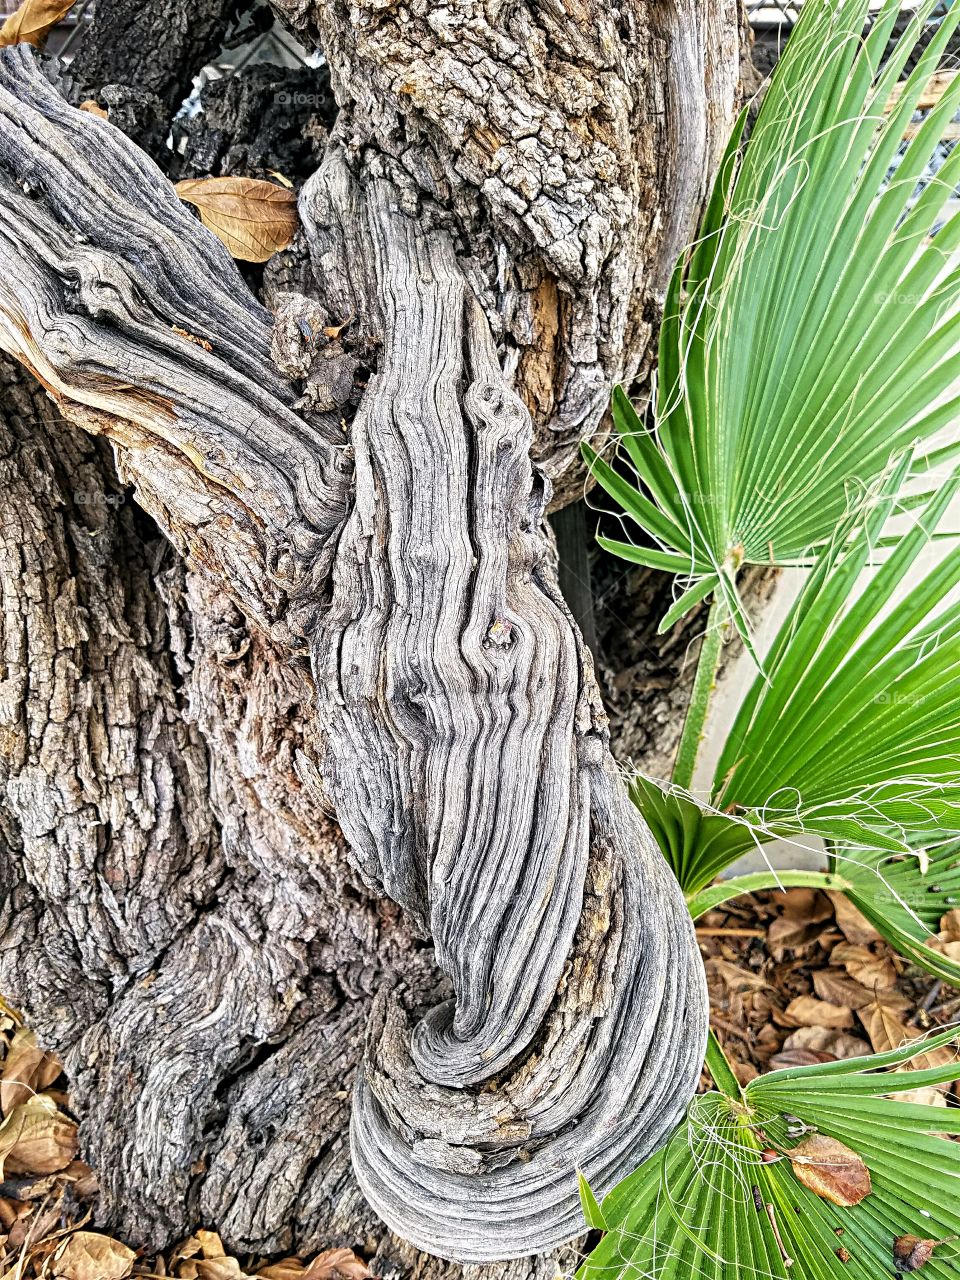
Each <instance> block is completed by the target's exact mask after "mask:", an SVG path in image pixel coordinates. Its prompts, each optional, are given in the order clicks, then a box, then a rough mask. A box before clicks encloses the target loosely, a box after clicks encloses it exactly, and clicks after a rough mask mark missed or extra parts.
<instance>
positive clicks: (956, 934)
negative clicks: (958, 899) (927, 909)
mask: <svg viewBox="0 0 960 1280" xmlns="http://www.w3.org/2000/svg"><path fill="white" fill-rule="evenodd" d="M939 936H940V941H941V942H960V908H958V907H952V908H951V909H950V910H949V911H948V912H947V913H946V914H945V915H943V916H941V917H940V935H939Z"/></svg>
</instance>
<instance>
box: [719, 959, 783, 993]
mask: <svg viewBox="0 0 960 1280" xmlns="http://www.w3.org/2000/svg"><path fill="white" fill-rule="evenodd" d="M706 970H707V974H708V975H710V976H714V977H717V978H720V979H722V981H723V983H724V985H725V986H726V987H728V988H729V989H730V990H731V991H763V990H765V989H766V988H767V987H768V986H769V985H770V984H769V983H768V982H767V980H766V978H761V976H760V974H759V973H753V972H752V970H750V969H744V968H743V967H742V966H741V965H739V964H731V962H730V961H729V960H721V959H719V958H718V957H713V958H711V959H710V960H708V961H707V963H706Z"/></svg>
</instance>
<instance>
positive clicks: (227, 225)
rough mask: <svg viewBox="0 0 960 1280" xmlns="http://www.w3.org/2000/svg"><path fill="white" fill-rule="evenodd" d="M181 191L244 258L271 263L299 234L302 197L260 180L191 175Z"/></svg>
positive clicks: (181, 184)
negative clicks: (298, 210)
mask: <svg viewBox="0 0 960 1280" xmlns="http://www.w3.org/2000/svg"><path fill="white" fill-rule="evenodd" d="M175 190H176V193H177V195H178V196H179V197H180V199H181V200H185V201H186V202H187V204H192V205H194V206H195V208H196V209H197V210H198V211H199V213H200V220H201V222H202V223H203V225H204V226H205V227H206V228H207V229H208V230H210V231H212V232H213V234H214V235H215V236H216V237H217V238H218V239H219V240H222V241H223V243H224V244H225V245H226V246H227V248H228V249H229V250H230V252H231V253H232V254H233V256H234V257H235V258H241V259H243V261H244V262H266V261H267V259H268V258H272V257H273V255H274V254H275V253H278V252H279V251H280V250H281V249H285V248H286V247H287V245H288V244H289V243H290V241H291V240H292V239H293V237H294V235H295V234H296V230H297V227H298V225H299V222H298V219H297V197H296V196H295V195H294V193H293V192H292V191H287V190H286V189H285V188H283V187H278V186H275V185H274V183H272V182H264V181H262V180H261V179H260V178H187V179H185V180H184V181H183V182H178V183H177V184H176V187H175Z"/></svg>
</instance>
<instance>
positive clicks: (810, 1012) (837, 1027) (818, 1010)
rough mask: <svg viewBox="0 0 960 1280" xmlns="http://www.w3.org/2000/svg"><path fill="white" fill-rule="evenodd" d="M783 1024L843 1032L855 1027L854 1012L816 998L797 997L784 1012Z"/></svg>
mask: <svg viewBox="0 0 960 1280" xmlns="http://www.w3.org/2000/svg"><path fill="white" fill-rule="evenodd" d="M783 1024H784V1025H785V1026H792V1027H797V1026H800V1027H827V1028H829V1029H830V1030H833V1031H843V1030H846V1029H847V1028H849V1027H852V1026H853V1010H852V1009H850V1008H848V1007H847V1006H846V1005H841V1004H831V1003H830V1002H829V1001H828V1000H817V999H816V998H815V997H814V996H797V997H796V998H795V999H793V1000H791V1001H790V1003H789V1004H788V1005H787V1007H786V1009H785V1010H784V1014H783Z"/></svg>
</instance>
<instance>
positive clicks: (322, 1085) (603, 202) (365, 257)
mask: <svg viewBox="0 0 960 1280" xmlns="http://www.w3.org/2000/svg"><path fill="white" fill-rule="evenodd" d="M100 5H101V6H102V8H103V9H108V8H109V6H107V5H106V3H105V0H100ZM275 7H276V8H277V10H278V12H280V13H281V14H282V15H283V17H284V19H285V20H286V21H287V22H288V23H290V24H291V25H293V26H294V27H295V28H296V30H297V31H298V32H299V33H300V34H301V36H302V37H303V38H304V39H305V40H307V41H311V40H316V41H317V42H319V44H320V45H321V46H322V48H323V49H324V50H325V52H326V55H327V58H328V61H329V67H330V75H331V80H332V84H333V88H334V90H335V92H336V95H337V100H338V103H339V107H340V111H339V115H338V117H337V120H336V123H335V125H334V127H333V130H332V133H331V135H330V137H329V140H328V142H327V146H326V153H325V157H324V160H323V163H322V165H321V166H320V168H319V169H318V171H317V172H316V173H315V174H314V175H313V176H312V177H311V178H310V179H309V181H308V182H307V183H306V184H305V186H304V187H303V190H302V192H301V194H300V211H301V216H302V221H303V227H304V239H303V246H302V248H303V250H304V252H303V253H302V254H301V255H300V258H299V259H293V260H291V264H290V265H291V269H290V271H288V272H287V273H286V279H287V281H288V282H289V280H290V279H292V278H293V277H294V276H295V278H296V288H295V290H293V291H291V290H290V289H289V288H288V289H287V290H286V291H283V290H281V289H279V288H278V285H279V282H280V281H281V280H283V279H284V278H285V277H284V271H283V266H282V264H280V265H279V268H277V267H274V268H273V269H272V270H273V274H272V277H271V298H272V301H273V302H274V304H275V306H276V309H277V321H276V323H275V324H273V323H272V318H271V316H270V314H269V313H268V312H267V311H265V310H264V309H263V308H262V307H261V305H260V304H259V303H258V302H257V301H256V300H255V298H254V297H253V295H252V294H251V293H250V291H249V290H248V288H247V286H246V285H245V284H244V283H243V281H242V280H241V278H240V276H239V275H238V273H237V271H236V270H235V268H234V266H233V264H232V262H231V261H230V259H229V257H228V255H227V254H226V252H225V250H224V249H223V248H222V246H220V244H219V243H218V242H217V241H216V240H214V239H213V237H212V236H211V235H210V234H209V233H208V232H206V231H205V230H204V229H203V228H202V227H201V226H200V225H199V223H198V222H197V221H196V220H195V218H194V217H193V215H192V213H191V212H189V211H188V210H187V209H186V207H185V206H183V205H182V204H181V203H180V202H179V201H178V199H177V198H176V196H175V194H174V193H173V191H172V189H171V187H170V185H169V183H168V182H167V181H166V179H165V177H164V175H163V174H162V173H161V172H160V171H159V170H158V169H157V168H156V166H155V165H154V163H153V162H152V161H151V160H149V159H148V158H147V157H146V156H145V155H144V153H143V152H141V151H140V150H139V149H138V148H137V147H136V146H135V144H134V143H133V142H132V141H131V140H130V139H128V138H127V137H125V136H124V135H123V134H122V133H120V132H119V131H118V130H117V129H115V128H114V127H113V126H112V125H110V124H108V123H105V122H104V121H102V120H100V119H98V118H97V117H95V116H94V115H91V114H89V113H85V112H78V111H75V110H74V109H73V108H71V107H70V106H68V105H67V104H66V102H65V101H64V100H63V99H62V98H61V96H60V94H59V92H58V90H57V89H56V88H55V87H54V86H52V85H51V84H50V83H49V82H48V81H47V79H46V78H45V77H44V74H43V72H42V70H41V69H40V67H39V66H38V64H37V59H36V57H35V55H34V54H33V52H32V51H30V50H27V49H24V48H16V49H10V50H4V51H2V52H0V208H2V222H0V345H2V347H3V348H4V349H5V350H6V351H7V352H8V353H10V355H12V356H13V357H15V358H16V360H18V361H19V362H20V364H21V365H22V366H23V367H24V368H25V369H26V370H28V371H29V373H30V375H32V377H33V378H36V379H38V380H39V382H40V383H42V384H43V386H44V387H45V388H46V391H47V392H48V393H49V397H50V399H49V400H45V399H44V398H42V397H41V396H40V395H39V393H38V392H37V390H36V389H35V386H34V385H32V384H31V382H30V381H29V380H28V381H24V378H23V376H21V375H18V374H16V373H15V372H14V368H13V367H12V366H7V367H5V369H4V378H5V383H6V388H7V390H6V398H5V401H4V405H5V416H4V418H3V425H2V429H3V434H4V437H5V438H4V449H3V466H4V468H5V470H6V475H5V477H4V479H5V484H4V486H3V497H2V506H3V511H4V520H3V538H2V554H3V575H2V576H3V585H4V597H3V615H2V623H3V660H4V670H3V672H2V680H3V683H2V686H0V688H2V693H3V697H2V702H0V706H2V708H3V732H4V743H5V751H4V753H3V756H2V759H0V776H2V786H3V791H2V795H3V806H2V828H0V829H2V833H3V839H4V847H3V850H2V857H0V889H2V891H3V900H2V907H0V912H2V914H0V927H2V941H0V990H4V991H5V992H6V993H8V994H9V995H11V996H12V997H13V998H15V999H16V1000H18V1001H20V1002H21V1004H22V1005H23V1006H24V1007H25V1008H26V1010H27V1011H28V1013H29V1015H30V1017H31V1019H32V1020H33V1022H34V1023H35V1025H36V1026H37V1028H38V1031H39V1033H40V1034H41V1036H42V1037H43V1039H44V1040H45V1041H46V1042H47V1043H49V1044H51V1045H53V1046H55V1047H56V1048H57V1049H58V1050H59V1051H60V1052H61V1053H62V1054H63V1056H64V1059H65V1062H66V1065H67V1069H68V1071H69V1073H70V1075H71V1077H72V1082H73V1097H74V1102H75V1105H76V1107H77V1108H78V1110H79V1111H80V1113H81V1115H82V1117H83V1124H82V1130H81V1139H82V1144H83V1149H84V1153H85V1155H86V1156H87V1158H88V1159H90V1160H91V1161H92V1162H93V1163H94V1164H95V1166H96V1168H97V1171H98V1174H99V1177H100V1180H101V1186H102V1195H101V1201H100V1205H99V1213H100V1216H101V1220H102V1221H104V1222H105V1223H108V1224H109V1225H110V1226H112V1227H113V1228H114V1229H115V1230H117V1231H119V1232H122V1233H123V1234H124V1235H125V1236H127V1237H128V1238H130V1239H133V1240H137V1241H144V1242H147V1243H150V1244H158V1243H161V1242H163V1241H165V1240H168V1239H170V1238H171V1237H173V1236H175V1235H177V1234H178V1233H181V1232H184V1231H186V1230H187V1229H188V1228H189V1227H190V1226H191V1225H193V1224H195V1223H196V1222H198V1221H203V1222H205V1223H207V1224H211V1225H215V1226H216V1227H217V1228H218V1229H219V1230H220V1231H221V1233H222V1234H223V1236H224V1238H225V1239H226V1240H227V1241H229V1242H230V1243H231V1244H233V1245H234V1246H236V1247H239V1248H245V1249H252V1250H256V1251H259V1252H270V1251H274V1250H280V1249H288V1248H291V1247H297V1248H303V1249H309V1248H313V1247H317V1246H319V1245H323V1244H327V1243H329V1242H336V1243H348V1244H352V1245H357V1244H361V1245H363V1244H367V1242H369V1241H371V1240H373V1241H374V1242H376V1243H375V1247H376V1248H377V1249H378V1253H377V1268H378V1270H379V1271H380V1272H381V1273H385V1272H389V1271H390V1270H391V1267H392V1266H393V1267H394V1268H397V1267H399V1268H401V1269H406V1268H409V1267H414V1266H416V1267H417V1268H422V1267H423V1266H424V1265H427V1266H428V1267H429V1268H430V1269H431V1270H432V1271H437V1270H440V1269H442V1268H441V1267H440V1265H439V1264H436V1263H429V1264H425V1263H424V1262H423V1260H420V1261H419V1262H418V1261H417V1259H416V1256H415V1253H414V1251H413V1250H412V1249H411V1248H410V1245H411V1244H412V1245H413V1246H416V1247H417V1248H419V1249H423V1250H426V1251H428V1252H429V1253H431V1254H433V1255H436V1256H438V1257H440V1258H446V1259H455V1260H458V1261H460V1262H464V1263H488V1262H491V1261H494V1260H504V1259H512V1258H528V1259H529V1260H528V1261H526V1262H524V1263H522V1264H521V1263H517V1264H515V1265H514V1266H513V1267H502V1268H500V1270H502V1271H503V1272H504V1273H506V1272H507V1271H510V1272H511V1274H520V1273H529V1274H530V1275H533V1274H540V1273H543V1274H546V1272H547V1271H548V1270H549V1269H551V1267H552V1266H553V1265H554V1264H551V1263H549V1262H548V1261H546V1260H545V1259H542V1258H538V1257H536V1256H532V1257H531V1255H539V1254H541V1253H542V1251H544V1250H546V1249H549V1248H552V1247H555V1246H558V1245H560V1244H561V1243H562V1242H564V1241H567V1240H569V1239H570V1238H571V1237H573V1236H575V1235H576V1234H577V1233H578V1231H579V1230H580V1228H581V1223H582V1219H581V1216H580V1212H579V1206H578V1198H577V1189H576V1177H575V1170H576V1169H577V1168H580V1169H582V1170H583V1171H584V1172H585V1173H586V1175H587V1177H588V1179H589V1180H590V1181H591V1183H592V1184H594V1185H595V1186H596V1188H597V1189H598V1190H600V1191H603V1190H605V1189H607V1188H608V1187H609V1186H610V1185H612V1184H613V1183H614V1182H615V1181H616V1180H617V1179H619V1178H620V1177H622V1176H624V1175H625V1174H626V1173H628V1172H629V1171H630V1170H631V1169H633V1168H634V1167H635V1166H636V1164H637V1163H638V1162H639V1161H640V1160H641V1159H642V1158H643V1156H644V1155H646V1154H647V1153H648V1152H649V1151H650V1150H651V1149H652V1148H653V1147H654V1146H655V1145H656V1144H657V1143H658V1142H660V1141H662V1140H663V1138H664V1137H665V1136H666V1134H667V1133H668V1132H669V1131H670V1130H671V1128H672V1127H673V1126H674V1124H675V1122H676V1120H677V1118H678V1116H679V1114H680V1112H681V1110H682V1108H683V1106H684V1105H685V1104H686V1102H687V1100H688V1098H689V1096H690V1094H691V1092H692V1090H693V1088H694V1086H695V1083H696V1080H697V1077H698V1074H699V1070H700V1064H701V1054H702V1049H703V1041H704V1036H705V1028H706V1004H705V990H704V984H703V979H702V974H701V969H700V962H699V958H698V956H697V954H696V949H695V945H694V939H693V933H692V928H691V925H690V921H689V918H688V916H687V913H686V910H685V907H684V904H683V901H682V898H681V895H680V893H679V890H678V889H677V887H676V885H675V883H674V882H673V880H672V878H671V877H670V875H669V873H668V872H667V870H666V868H665V866H664V864H663V862H662V859H661V858H660V855H659V853H658V851H657V850H656V848H655V847H654V845H653V842H652V840H651V839H650V836H649V833H648V832H647V831H646V830H645V828H644V827H643V824H642V822H641V820H640V819H639V817H638V815H637V814H636V812H635V811H634V810H633V808H632V806H631V805H630V804H629V802H628V800H627V798H626V795H625V792H624V790H623V787H622V785H621V783H620V781H619V779H618V776H617V772H616V769H615V766H614V763H613V761H612V759H611V756H610V753H609V748H608V742H607V730H606V721H605V717H604V714H603V711H602V708H601V705H600V700H599V695H598V691H597V688H596V685H595V682H594V677H593V669H592V664H591V659H590V656H589V654H588V652H587V650H586V648H585V646H584V644H583V642H582V639H581V637H580V635H579V632H578V631H577V628H576V626H575V625H574V623H573V620H572V618H571V616H570V613H569V611H568V610H567V608H566V606H565V604H564V601H563V599H562V597H561V595H560V593H559V590H558V587H557V572H556V563H555V555H554V551H553V546H552V543H551V540H550V537H549V535H548V533H547V531H546V526H545V523H544V512H545V510H546V508H547V506H548V505H549V503H550V501H551V492H553V493H554V495H555V496H554V499H553V500H554V501H562V500H563V499H564V498H565V497H569V496H572V495H573V494H574V493H575V492H576V491H577V490H578V488H579V486H581V485H582V476H581V475H580V473H579V472H578V471H577V470H576V467H575V466H574V463H575V459H576V453H577V446H578V443H579V440H580V439H581V438H582V437H583V436H584V435H585V434H590V433H596V432H597V431H599V430H602V429H603V414H604V409H605V405H606V403H607V401H608V397H609V391H610V388H611V385H612V384H613V382H615V381H618V380H625V381H628V382H629V381H630V380H631V379H632V378H634V377H635V376H636V375H637V374H638V373H639V372H641V371H642V370H643V369H644V368H645V367H647V366H648V365H649V362H650V359H651V352H650V339H651V334H652V333H653V331H654V329H655V324H656V317H657V307H658V300H659V298H660V295H661V292H662V288H663V285H664V282H665V278H666V273H667V271H668V268H669V266H670V264H671V261H672V259H673V258H674V257H675V254H676V252H677V251H678V249H679V247H680V246H681V244H682V241H683V238H684V237H685V235H686V234H687V233H688V231H689V228H690V226H691V221H692V218H693V216H694V214H695V211H696V208H697V205H698V203H699V200H700V198H701V196H702V195H703V192H704V190H705V184H706V182H707V179H708V175H709V172H710V169H711V166H712V164H713V162H714V160H715V158H716V155H717V151H718V148H719V147H720V145H721V144H722V142H723V137H724V134H725V131H726V128H727V125H728V123H729V120H730V116H731V111H732V108H733V105H734V98H735V93H736V85H737V79H738V48H739V28H738V22H737V12H736V6H735V5H734V4H733V3H731V2H730V0H709V2H708V3H694V0H655V2H654V0H651V2H650V3H640V2H639V0H637V2H635V3H631V4H627V5H625V6H614V5H607V4H606V3H602V2H599V0H598V2H596V3H588V4H583V5H580V4H578V5H566V6H565V5H563V4H556V5H554V4H550V3H526V4H518V5H510V6H508V5H487V6H483V5H480V4H479V3H472V2H469V0H463V2H462V3H461V2H459V0H458V3H456V4H453V5H451V6H447V7H443V8H438V7H435V6H432V5H429V4H427V5H422V6H413V7H410V8H407V7H403V6H397V7H392V6H386V7H384V6H376V5H369V6H367V5H361V6H349V7H348V6H347V5H345V4H344V5H340V4H338V3H330V4H324V5H321V4H318V3H315V0H281V2H280V3H278V4H276V6H275ZM87 65H88V66H93V65H95V60H92V59H88V60H87ZM86 74H87V75H89V74H91V73H90V72H87V73H86ZM318 74H319V73H318ZM85 83H86V82H85ZM108 100H109V98H108ZM294 268H296V270H294ZM345 322H346V328H345V329H344V330H343V332H342V334H341V335H340V337H339V339H337V340H335V341H334V340H329V341H328V339H327V338H326V337H325V336H324V335H323V332H322V330H323V328H324V327H329V326H340V325H343V324H344V323H345ZM51 401H52V403H51ZM91 437H93V438H91ZM96 437H101V439H97V438H96ZM104 439H105V440H108V441H110V442H111V444H112V445H113V448H114V453H115V458H116V465H117V469H118V475H119V480H118V478H117V476H115V475H114V474H113V472H112V470H111V468H110V466H109V465H108V462H107V460H106V458H105V454H104V447H103V441H104ZM126 485H129V486H132V487H133V490H134V494H135V498H136V504H137V505H136V506H135V505H134V503H133V502H128V501H127V497H128V493H127V490H126V488H125V487H124V486H126ZM140 508H142V511H141V510H140ZM144 513H148V514H149V517H151V518H152V520H151V519H148V516H147V515H145V514H144ZM153 522H155V524H154V523H153ZM160 531H162V536H161V532H160ZM333 816H335V818H336V823H334V822H333V821H332V817H333ZM341 832H342V835H341ZM344 838H345V839H344ZM348 1130H349V1138H348ZM361 1193H362V1194H361ZM371 1207H372V1210H374V1211H375V1214H374V1213H371ZM375 1215H378V1216H379V1218H381V1219H383V1221H384V1222H386V1223H387V1224H388V1226H389V1227H390V1228H391V1229H392V1230H393V1231H394V1232H395V1233H396V1238H392V1237H390V1236H389V1235H386V1234H385V1233H384V1232H383V1229H382V1228H380V1227H379V1226H378V1224H377V1217H376V1216H375ZM403 1241H406V1242H409V1243H406V1244H405V1243H403Z"/></svg>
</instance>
